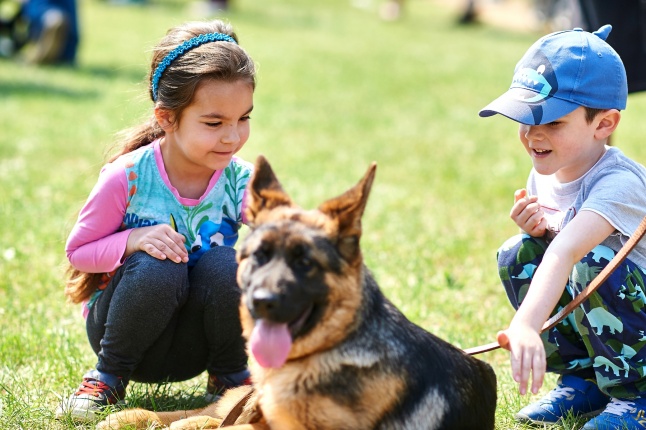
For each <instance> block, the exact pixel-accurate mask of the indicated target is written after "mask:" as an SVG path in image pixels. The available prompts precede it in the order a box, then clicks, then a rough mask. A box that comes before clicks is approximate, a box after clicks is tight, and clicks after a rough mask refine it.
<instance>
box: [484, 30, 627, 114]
mask: <svg viewBox="0 0 646 430" xmlns="http://www.w3.org/2000/svg"><path fill="white" fill-rule="evenodd" d="M610 30H612V27H611V26H610V25H604V26H603V27H601V28H600V29H599V30H597V31H595V32H594V33H589V32H587V31H583V30H582V29H580V28H575V29H574V30H567V31H559V32H556V33H552V34H548V35H546V36H543V37H541V38H540V39H539V40H537V41H536V42H535V43H534V44H533V45H532V46H531V47H530V48H529V50H528V51H527V52H526V53H525V55H524V56H523V58H521V59H520V61H519V62H518V64H516V69H515V70H514V78H513V79H512V82H511V86H510V87H509V90H507V92H506V93H504V94H503V95H502V96H500V97H498V98H497V99H496V100H494V101H493V102H491V103H489V104H488V105H487V106H486V107H485V108H484V109H482V110H481V111H480V112H479V115H480V116H481V117H488V116H492V115H495V114H501V115H504V116H506V117H507V118H510V119H513V120H514V121H517V122H520V123H522V124H528V125H539V124H547V123H549V122H552V121H555V120H557V119H559V118H561V117H562V116H564V115H567V114H569V113H570V112H572V111H573V110H575V109H576V108H578V107H579V106H585V107H589V108H595V109H619V110H622V109H625V108H626V99H627V97H628V84H627V81H626V69H625V68H624V64H623V62H622V61H621V58H619V55H618V54H617V53H616V52H615V50H614V49H612V47H611V46H610V45H608V44H607V43H606V41H605V40H606V38H607V37H608V34H609V33H610Z"/></svg>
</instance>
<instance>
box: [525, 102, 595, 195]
mask: <svg viewBox="0 0 646 430" xmlns="http://www.w3.org/2000/svg"><path fill="white" fill-rule="evenodd" d="M600 118H602V115H597V117H596V118H595V119H594V120H593V121H592V122H591V123H589V124H588V122H587V121H586V118H585V108H583V107H578V108H577V109H575V110H574V111H572V112H571V113H569V114H567V115H565V116H563V117H561V118H559V119H557V120H556V121H554V122H551V123H548V124H543V125H525V124H521V125H520V128H519V130H518V134H519V137H520V141H521V142H522V143H523V146H524V147H525V150H526V151H527V153H528V154H529V156H530V157H531V159H532V163H533V165H534V169H535V170H536V171H537V172H538V173H540V174H541V175H552V174H554V175H555V177H556V179H557V180H558V181H559V182H561V183H566V182H572V181H574V180H576V179H578V178H580V177H581V176H582V175H583V174H584V173H585V172H587V171H588V170H590V168H591V167H592V166H594V164H595V163H596V162H597V161H598V160H599V159H600V158H601V156H602V155H603V153H604V152H605V146H604V145H605V142H606V140H605V139H598V135H596V134H595V133H596V131H597V128H598V126H599V122H600V121H601V119H600Z"/></svg>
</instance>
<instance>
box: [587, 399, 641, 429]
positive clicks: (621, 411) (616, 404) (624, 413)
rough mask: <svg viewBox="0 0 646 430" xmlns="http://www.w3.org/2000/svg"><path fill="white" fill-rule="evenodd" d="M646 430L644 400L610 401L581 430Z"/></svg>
mask: <svg viewBox="0 0 646 430" xmlns="http://www.w3.org/2000/svg"><path fill="white" fill-rule="evenodd" d="M623 429H631V430H632V429H646V399H632V400H619V399H614V398H613V399H611V400H610V403H609V404H608V406H607V407H606V409H605V410H604V411H603V412H602V413H601V415H599V416H597V417H596V418H593V419H592V420H590V421H588V422H587V423H586V424H585V426H583V429H582V430H623Z"/></svg>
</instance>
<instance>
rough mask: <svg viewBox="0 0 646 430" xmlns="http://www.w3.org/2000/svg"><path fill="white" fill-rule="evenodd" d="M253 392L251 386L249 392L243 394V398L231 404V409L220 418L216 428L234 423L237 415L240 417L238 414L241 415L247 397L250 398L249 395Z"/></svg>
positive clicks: (247, 399)
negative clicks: (220, 421)
mask: <svg viewBox="0 0 646 430" xmlns="http://www.w3.org/2000/svg"><path fill="white" fill-rule="evenodd" d="M253 392H254V389H253V388H251V389H250V390H249V392H248V393H247V394H245V395H244V397H243V398H241V399H240V400H238V403H236V404H235V405H234V406H233V408H231V410H230V411H229V413H227V415H226V416H225V417H224V419H223V420H222V423H220V426H219V427H218V428H222V427H229V426H232V425H234V424H235V423H236V420H237V419H238V417H240V415H242V411H243V409H244V407H245V405H246V404H247V402H248V401H249V399H250V398H251V396H252V395H253Z"/></svg>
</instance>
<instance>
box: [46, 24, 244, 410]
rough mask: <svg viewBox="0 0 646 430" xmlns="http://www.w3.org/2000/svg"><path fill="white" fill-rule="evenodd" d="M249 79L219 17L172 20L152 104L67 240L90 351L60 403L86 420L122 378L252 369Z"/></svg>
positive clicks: (225, 376) (154, 71) (221, 383)
mask: <svg viewBox="0 0 646 430" xmlns="http://www.w3.org/2000/svg"><path fill="white" fill-rule="evenodd" d="M254 89H255V67H254V63H253V61H252V60H251V58H250V57H249V56H248V55H247V53H246V52H245V51H244V50H243V49H242V48H240V46H238V44H237V36H236V35H235V33H234V32H233V30H232V28H231V27H230V26H229V25H228V24H225V23H223V22H221V21H212V22H190V23H186V24H184V25H181V26H179V27H176V28H173V29H171V30H170V31H169V32H168V33H167V34H166V36H165V37H164V38H163V39H162V41H161V42H160V43H159V45H158V46H157V47H156V48H155V49H154V51H153V58H152V64H151V69H150V96H151V98H152V100H153V102H154V115H153V116H152V118H151V119H150V121H148V122H147V123H145V124H143V125H141V126H139V127H136V128H134V129H131V130H130V131H128V132H127V133H126V134H125V139H124V142H123V146H122V149H121V151H120V152H119V153H118V154H117V155H116V156H115V157H113V158H112V159H111V160H110V162H109V163H108V164H106V165H105V166H104V167H103V169H102V170H101V173H100V175H99V179H98V182H97V184H96V185H95V187H94V189H93V190H92V192H91V193H90V196H89V198H88V200H87V202H86V203H85V206H84V207H83V208H82V210H81V212H80V214H79V217H78V220H77V222H76V224H75V226H74V228H73V229H72V232H71V233H70V236H69V238H68V240H67V244H66V252H67V256H68V258H69V261H70V263H71V267H70V271H69V273H70V276H69V279H68V282H67V286H66V294H67V295H68V296H69V298H70V299H71V300H72V301H73V302H83V303H84V310H85V312H84V315H85V316H86V318H87V334H88V339H89V341H90V344H91V345H92V348H93V349H94V351H95V352H96V354H97V356H98V362H97V364H96V368H95V369H93V370H91V371H89V372H88V373H87V374H85V376H84V377H83V382H82V384H81V386H80V387H79V388H78V390H77V391H76V392H75V393H74V394H72V395H71V396H70V397H69V399H66V400H64V401H63V403H62V404H61V406H60V407H59V408H58V410H57V413H56V415H57V416H59V417H60V416H62V415H64V414H70V415H71V416H72V417H74V418H77V419H81V420H83V419H86V420H92V419H94V415H95V413H97V412H99V411H100V410H101V409H102V408H103V407H104V406H106V405H111V404H115V403H118V402H120V401H121V400H122V399H123V398H124V395H125V389H126V386H127V385H128V382H129V381H130V380H133V381H139V382H161V381H181V380H186V379H190V378H193V377H195V376H197V375H199V374H200V373H202V372H203V371H204V370H205V369H206V370H207V371H208V373H209V379H208V385H207V396H208V397H210V398H211V399H214V397H215V396H216V395H217V394H218V392H219V391H221V390H222V389H224V388H228V387H232V386H237V385H241V384H245V383H249V372H248V370H247V355H246V353H245V345H244V340H243V339H242V330H241V327H240V321H239V317H238V305H239V299H240V293H239V289H238V286H237V283H236V270H237V264H236V261H235V251H234V249H233V248H232V245H233V244H234V243H235V242H236V240H237V237H238V234H237V231H238V228H239V226H240V225H241V223H242V222H244V217H243V202H244V193H245V187H246V185H247V181H248V180H249V177H250V174H251V169H252V166H251V165H250V164H249V163H247V162H245V161H242V160H241V159H239V158H237V157H235V156H234V155H235V154H236V153H237V152H238V151H239V150H240V149H241V148H242V147H243V145H244V144H245V142H246V141H247V139H248V137H249V114H250V112H251V110H252V108H253V92H254Z"/></svg>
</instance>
